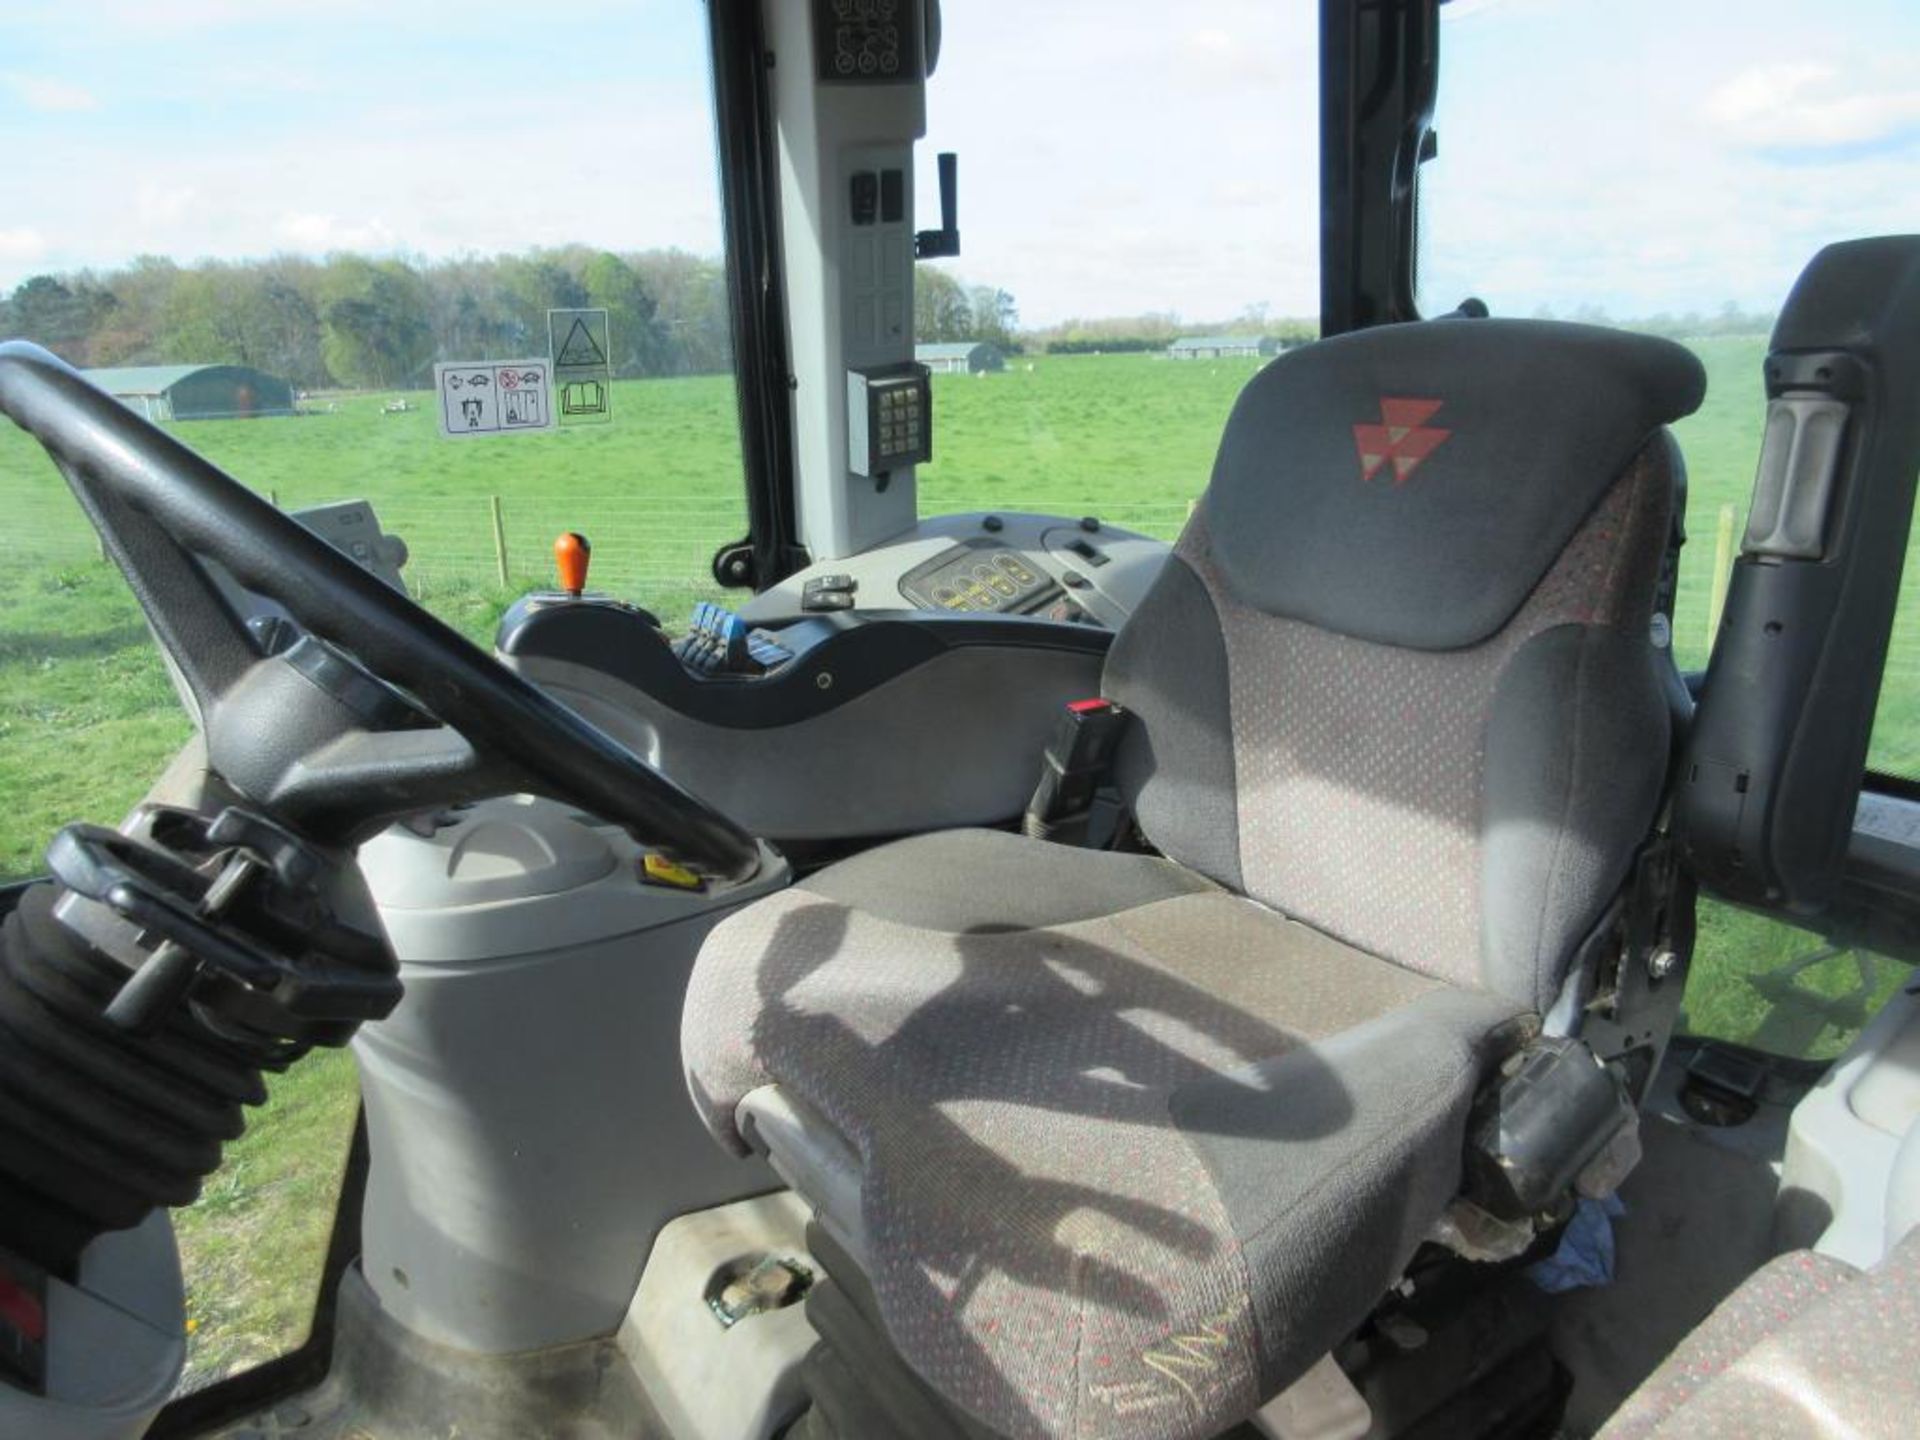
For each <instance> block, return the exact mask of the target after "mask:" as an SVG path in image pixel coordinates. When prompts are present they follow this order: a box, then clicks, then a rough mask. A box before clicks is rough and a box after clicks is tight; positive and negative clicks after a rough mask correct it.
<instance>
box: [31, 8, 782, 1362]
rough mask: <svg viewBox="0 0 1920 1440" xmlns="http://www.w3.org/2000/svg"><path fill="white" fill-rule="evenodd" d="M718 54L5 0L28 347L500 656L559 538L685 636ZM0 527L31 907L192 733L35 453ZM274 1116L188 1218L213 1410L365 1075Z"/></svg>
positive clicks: (307, 1298) (301, 1304)
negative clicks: (67, 858)
mask: <svg viewBox="0 0 1920 1440" xmlns="http://www.w3.org/2000/svg"><path fill="white" fill-rule="evenodd" d="M706 22H707V15H706V10H705V7H704V6H703V5H701V4H699V3H698V0H618V3H602V0H574V3H571V4H569V5H567V6H565V7H563V8H562V9H559V10H554V11H545V10H537V9H527V8H525V7H522V8H520V9H517V10H515V9H499V8H473V7H466V8H462V7H457V6H448V5H445V4H426V3H419V0H335V3H332V4H328V5H324V6H285V5H273V4H260V5H242V4H234V3H228V0H186V3H180V4H162V5H153V4H134V3H129V0H98V3H89V4H86V5H71V4H57V3H43V0H14V3H10V4H8V5H6V6H4V7H0V134H4V135H6V136H7V137H8V139H9V142H10V143H9V145H8V147H7V160H6V163H5V164H4V165H3V166H0V338H13V337H25V338H27V339H31V340H34V341H38V342H39V343H41V344H43V345H46V346H48V347H49V348H51V349H52V350H54V351H55V352H56V353H58V354H59V355H61V356H62V357H63V358H65V359H66V360H68V361H70V362H71V363H73V364H75V365H77V366H81V367H83V368H84V369H86V370H88V371H89V372H90V373H91V374H92V375H93V376H94V378H95V379H96V381H97V382H98V383H100V384H101V385H102V386H103V387H104V388H107V389H109V390H111V391H112V392H113V393H115V394H117V395H119V396H120V397H121V398H122V399H123V401H124V402H125V403H126V404H128V405H130V406H132V407H133V408H135V409H136V410H138V411H139V412H140V413H142V414H145V415H147V416H148V417H150V418H151V419H153V420H154V421H155V422H156V423H159V424H161V425H164V426H166V427H167V428H168V429H170V430H172V431H173V432H174V433H175V434H176V435H178V436H179V437H180V438H181V439H182V440H184V441H185V442H186V443H187V444H189V445H191V446H193V447H194V448H195V449H197V450H199V451H201V452H203V453H204V454H206V455H208V456H210V457H211V458H212V459H214V460H215V461H216V462H218V463H219V464H220V465H222V466H223V467H224V468H226V469H227V470H228V471H230V472H231V473H232V474H234V475H235V476H237V477H238V478H239V479H240V480H242V481H243V482H245V483H246V484H248V485H251V486H253V487H254V488H256V489H257V490H258V491H259V492H261V493H262V494H264V495H267V496H270V497H271V498H272V499H273V500H275V501H276V502H277V503H278V504H279V505H281V506H282V507H284V508H286V509H288V510H294V511H298V510H302V509H305V508H307V507H312V506H319V505H327V504H332V503H334V502H339V501H344V500H366V501H370V502H371V503H372V505H373V508H374V511H375V513H376V515H377V517H378V519H379V521H380V522H381V524H382V525H383V526H384V527H385V529H386V530H387V531H388V532H390V533H393V534H397V535H398V536H399V537H401V538H402V539H403V540H404V541H405V543H406V545H407V547H408V551H409V552H410V556H409V559H408V561H407V564H406V566H405V569H404V572H403V573H404V576H405V579H406V582H407V584H408V586H409V588H410V589H411V590H412V592H413V594H414V595H415V597H416V598H418V599H419V600H421V601H422V602H423V603H424V604H426V605H427V606H428V607H429V608H431V609H433V610H435V611H436V612H438V613H439V614H440V615H442V616H443V617H444V618H447V619H449V620H451V621H453V622H454V623H455V624H457V625H458V626H460V628H462V629H463V630H465V631H466V633H467V634H469V635H470V636H472V637H473V638H475V639H477V640H485V639H486V638H488V637H490V635H491V633H492V630H493V627H494V623H495V621H496V620H497V618H498V616H499V614H500V612H501V611H502V609H503V608H504V607H505V605H506V604H507V603H508V602H509V600H510V599H511V598H512V597H513V596H515V595H516V594H518V593H519V592H521V591H523V590H525V589H527V588H529V587H531V586H534V585H537V584H550V583H551V579H550V577H551V575H552V559H551V553H552V550H551V547H552V544H553V540H554V538H555V536H556V535H557V534H558V533H559V532H561V531H565V530H579V531H582V532H584V533H585V534H586V535H588V536H589V538H590V539H591V540H592V542H593V558H594V565H593V575H592V582H593V584H594V585H595V586H596V587H597V588H604V589H607V590H611V591H613V592H615V593H617V594H620V595H622V596H623V597H625V598H627V599H631V600H636V601H639V602H641V603H643V604H646V605H649V606H651V607H653V608H654V609H656V610H657V611H659V613H660V614H661V615H662V617H663V618H664V619H665V620H667V621H668V623H670V624H672V623H677V621H678V620H680V619H681V618H682V617H684V616H685V614H686V613H687V611H688V609H689V608H690V606H691V604H692V602H693V601H694V600H695V599H697V598H700V597H702V596H712V595H715V594H716V593H717V592H716V589H715V587H714V586H713V584H712V581H711V579H710V577H709V567H710V563H711V558H712V556H713V553H714V552H715V550H716V549H718V548H719V547H720V546H722V545H723V544H726V543H728V542H730V541H733V540H736V539H738V538H739V536H740V535H741V534H742V533H743V531H744V529H745V504H744V487H743V483H742V471H741V461H740V451H739V442H738V416H737V411H736V408H735V398H734V386H733V380H732V376H731V368H730V367H731V357H730V355H729V353H728V350H729V324H728V314H727V301H726V290H725V285H724V276H723V271H722V263H721V226H720V212H719V200H718V187H717V184H716V157H715V142H714V123H713V114H712V108H711V102H710V97H709V84H708V78H707V77H708V73H709V66H708V58H707V43H706ZM548 366H554V367H555V369H554V373H553V374H552V376H551V377H548V376H547V375H546V374H545V373H544V371H545V369H546V367H548ZM476 376H484V377H486V380H487V382H488V383H487V384H485V385H483V386H476V385H475V384H474V383H473V381H474V378H475V377H476ZM530 376H531V377H534V378H533V379H532V380H529V378H528V377H530ZM450 379H457V380H459V381H460V382H461V383H460V385H459V386H458V388H455V387H453V386H452V385H450V384H447V383H442V382H444V381H446V380H450ZM0 507H3V509H4V514H5V516H6V521H5V523H4V524H3V525H0V562H4V563H0V802H3V803H0V879H9V878H13V877H18V876H24V875H31V874H35V873H38V872H39V871H41V870H42V869H43V866H42V863H41V859H40V851H41V847H42V846H44V845H45V844H46V842H47V839H48V837H49V836H50V835H51V834H52V833H53V831H54V830H55V829H56V828H57V827H58V826H60V825H62V824H65V823H67V822H69V821H72V820H75V819H83V818H84V819H88V820H94V821H99V822H104V823H108V824H112V823H116V822H117V821H118V820H119V819H120V818H121V816H122V815H123V814H124V813H125V812H126V810H127V809H128V808H129V807H130V806H131V805H132V804H134V803H135V802H136V801H137V800H138V798H139V797H140V796H141V794H142V793H143V792H144V791H145V789H146V788H147V786H148V785H149V784H150V783H151V781H152V779H153V777H154V775H156V774H157V773H158V772H159V770H160V769H161V767H162V766H163V765H164V764H165V763H166V761H167V760H168V759H169V758H170V757H171V755H172V754H173V752H174V751H175V750H176V749H177V748H178V747H179V745H180V743H181V742H182V740H183V739H184V738H185V736H186V734H187V721H186V718H185V717H184V715H183V714H182V713H181V710H180V707H179V704H178V702H177V701H176V700H175V698H174V695H173V692H172V689H171V687H170V686H169V684H168V681H167V678H166V673H165V671H164V668H163V667H162V664H161V662H160V660H159V658H158V655H157V654H156V652H155V650H154V648H153V645H152V643H151V641H150V640H149V638H148V635H147V631H146V627H145V625H144V624H143V623H142V620H141V616H140V613H139V610H138V609H137V607H136V606H135V604H134V602H133V599H132V597H131V595H130V594H129V593H128V590H127V587H126V585H125V583H124V582H123V581H122V579H121V577H120V575H119V573H118V572H117V571H116V570H115V569H114V568H113V567H112V566H111V565H109V564H107V563H106V562H105V561H104V560H103V559H102V557H101V554H100V552H99V549H98V543H97V541H96V539H95V537H94V535H93V532H92V531H91V529H90V528H89V527H88V525H87V522H86V520H85V518H84V517H83V516H82V514H81V512H80V510H79V507H78V506H77V505H76V504H75V503H74V501H73V499H72V497H71V495H69V494H68V492H67V490H66V488H65V486H64V484H63V483H62V481H61V480H60V477H59V476H58V475H57V474H56V472H55V471H54V469H53V467H52V466H51V465H50V464H49V463H48V461H47V459H46V458H45V456H44V455H43V454H42V453H41V452H40V450H39V449H38V447H37V446H35V445H34V444H33V443H32V442H31V441H29V440H28V439H27V438H26V437H25V436H24V435H23V434H21V433H20V432H18V431H17V430H15V429H14V428H13V427H12V426H10V425H8V426H4V427H0ZM273 1091H274V1100H273V1102H272V1104H271V1105H270V1106H269V1107H268V1109H267V1111H266V1112H265V1113H264V1114H263V1115H261V1116H259V1117H257V1118H256V1119H255V1120H254V1121H253V1122H252V1124H251V1125H250V1128H249V1131H248V1134H247V1135H246V1137H245V1138H244V1139H243V1140H242V1141H241V1142H240V1143H239V1144H238V1145H236V1146H234V1147H233V1148H232V1149H231V1150H230V1151H229V1158H228V1161H227V1164H226V1166H225V1167H224V1168H223V1169H222V1171H221V1172H220V1173H219V1174H218V1175H217V1176H215V1177H214V1178H213V1179H212V1180H210V1181H209V1182H208V1185H207V1187H206V1192H205V1195H204V1197H203V1199H202V1201H201V1203H200V1204H199V1205H197V1206H195V1207H193V1208H192V1209H191V1210H187V1211H182V1212H180V1213H179V1214H178V1215H177V1216H176V1228H177V1230H178V1233H179V1236H180V1241H181V1248H182V1252H183V1255H184V1256H185V1259H186V1265H187V1281H188V1306H189V1310H188V1313H189V1325H190V1328H191V1360H190V1368H189V1374H188V1384H189V1385H199V1384H203V1383H205V1382H206V1381H208V1380H211V1379H214V1378H217V1377H218V1376H220V1375H221V1374H223V1373H225V1372H227V1371H230V1370H232V1369H235V1368H241V1367H244V1366H245V1365H247V1364H250V1363H253V1362H255V1361H257V1360H260V1359H263V1358H265V1357H267V1356H270V1355H272V1354H274V1353H276V1352H277V1351H280V1350H283V1349H285V1348H287V1347H289V1346H290V1345H292V1344H295V1343H297V1342H298V1341H299V1339H300V1338H301V1336H302V1335H303V1334H304V1333H305V1332H306V1329H307V1323H308V1317H309V1315H310V1314H311V1311H312V1302H313V1294H314V1286H315V1283H316V1281H317V1278H318V1264H319V1258H320V1255H321V1254H322V1253H323V1251H324V1248H325V1245H326V1239H327V1230H328V1226H329V1225H330V1223H331V1219H332V1214H333V1187H334V1186H335V1184H336V1177H337V1175H338V1174H339V1165H340V1161H341V1158H342V1157H343V1156H344V1154H345V1139H346V1136H347V1133H348V1132H349V1130H350V1129H351V1125H352V1121H353V1115H354V1108H355V1103H356V1102H355V1088H354V1084H353V1074H352V1067H351V1065H350V1063H349V1062H348V1060H347V1058H346V1057H345V1056H344V1055H340V1054H328V1055H324V1056H316V1057H314V1058H313V1059H312V1060H311V1061H310V1062H309V1063H308V1064H305V1065H302V1066H300V1067H299V1068H298V1069H297V1070H296V1071H294V1072H293V1073H291V1074H289V1075H288V1076H286V1077H284V1078H282V1079H278V1080H276V1081H275V1082H274V1086H273ZM261 1235H272V1236H273V1237H275V1241H274V1244H273V1245H272V1246H262V1245H259V1244H258V1243H257V1237H258V1236H261Z"/></svg>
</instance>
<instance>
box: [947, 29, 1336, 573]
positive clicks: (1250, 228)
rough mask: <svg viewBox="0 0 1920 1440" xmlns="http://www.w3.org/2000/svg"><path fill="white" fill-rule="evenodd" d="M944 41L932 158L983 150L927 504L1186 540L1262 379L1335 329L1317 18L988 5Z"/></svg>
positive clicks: (966, 217)
mask: <svg viewBox="0 0 1920 1440" xmlns="http://www.w3.org/2000/svg"><path fill="white" fill-rule="evenodd" d="M944 32H945V33H944V38H943V42H942V46H941V53H940V64H939V69H938V70H937V71H936V73H935V74H934V76H933V78H932V80H931V81H930V82H929V83H928V89H927V147H926V148H927V149H937V150H952V151H955V152H956V153H957V154H958V155H959V157H960V211H961V214H960V229H961V233H962V237H963V251H962V254H961V255H960V257H959V258H958V259H953V260H939V261H929V262H922V263H921V265H920V266H919V267H918V274H917V277H916V287H917V293H916V304H915V310H916V314H915V329H916V336H915V338H916V339H917V340H918V341H919V342H921V346H922V350H921V354H922V358H923V359H925V360H926V361H927V363H929V364H930V365H931V366H932V367H933V369H934V372H935V373H934V377H933V385H934V414H935V416H936V418H937V421H938V425H937V429H936V432H935V441H934V459H933V463H932V464H931V465H926V466H922V467H921V468H920V470H919V486H920V509H921V512H922V513H923V514H938V513H941V512H946V511H956V510H983V509H1002V508H1004V509H1025V510H1036V511H1042V512H1046V513H1053V514H1066V515H1083V514H1098V515H1099V516H1101V517H1102V518H1103V519H1106V520H1109V521H1111V522H1113V523H1116V524H1120V525H1124V526H1128V527H1131V528H1133V529H1137V530H1142V531H1145V532H1146V533H1148V534H1152V535H1156V536H1159V537H1161V538H1164V539H1172V538H1173V537H1174V535H1175V534H1177V533H1178V531H1179V529H1180V526H1181V524H1182V523H1184V521H1185V520H1186V516H1187V512H1188V508H1189V506H1190V504H1191V502H1192V501H1193V500H1194V499H1195V498H1196V497H1197V496H1198V495H1199V494H1200V492H1201V490H1202V489H1203V488H1204V487H1205V485H1206V482H1207V475H1208V473H1209V471H1210V470H1211V468H1212V465H1213V452H1214V449H1215V447H1216V445H1217V444H1218V442H1219V439H1220V431H1221V428H1222V426H1223V425H1224V424H1225V422H1226V417H1227V411H1228V409H1229V408H1230V407H1231V406H1232V404H1233V399H1234V397H1235V396H1236V395H1237V394H1238V393H1239V391H1240V388H1241V387H1242V386H1243V385H1245V384H1246V382H1247V380H1248V379H1249V378H1250V377H1251V376H1252V375H1253V373H1254V371H1255V370H1257V369H1258V368H1259V366H1260V365H1261V364H1263V363H1265V360H1266V359H1267V358H1269V357H1271V356H1272V355H1273V354H1274V353H1276V351H1277V350H1278V349H1279V348H1281V347H1282V346H1285V345H1288V344H1297V343H1299V342H1300V341H1301V340H1303V339H1306V338H1309V337H1311V336H1312V335H1313V334H1314V333H1315V331H1316V328H1317V324H1318V321H1317V316H1318V313H1319V305H1320V280H1319V257H1318V246H1319V198H1318V197H1319V169H1318V167H1319V143H1318V110H1317V106H1318V94H1319V89H1318V82H1317V75H1318V69H1317V66H1318V60H1317V44H1318V31H1317V26H1316V21H1315V7H1314V6H1311V5H1272V4H1253V3H1246V0H1226V3H1218V4H1213V5H1209V6H1206V7H1204V8H1202V9H1197V10H1196V9H1192V8H1182V7H1178V6H1165V5H1157V4H1151V5H1150V4H1145V3H1137V0H1124V3H1113V0H1048V3H1047V4H1045V5H1035V4H1031V3H1018V0H966V3H964V4H961V3H956V4H951V5H949V6H947V7H946V12H945V22H944ZM1010 35H1018V36H1019V43H1018V44H1009V43H1007V40H1008V36H1010ZM931 169H932V167H931V166H923V167H922V172H923V179H922V183H921V190H922V193H921V194H920V196H919V197H918V198H919V207H918V208H919V211H920V213H921V214H923V215H934V214H937V213H938V197H937V195H936V193H935V191H934V189H933V186H932V179H931ZM967 342H981V343H980V344H978V345H976V344H969V343H967ZM928 346H933V347H935V348H934V349H932V350H931V351H929V350H928V349H927V348H926V347H928Z"/></svg>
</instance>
